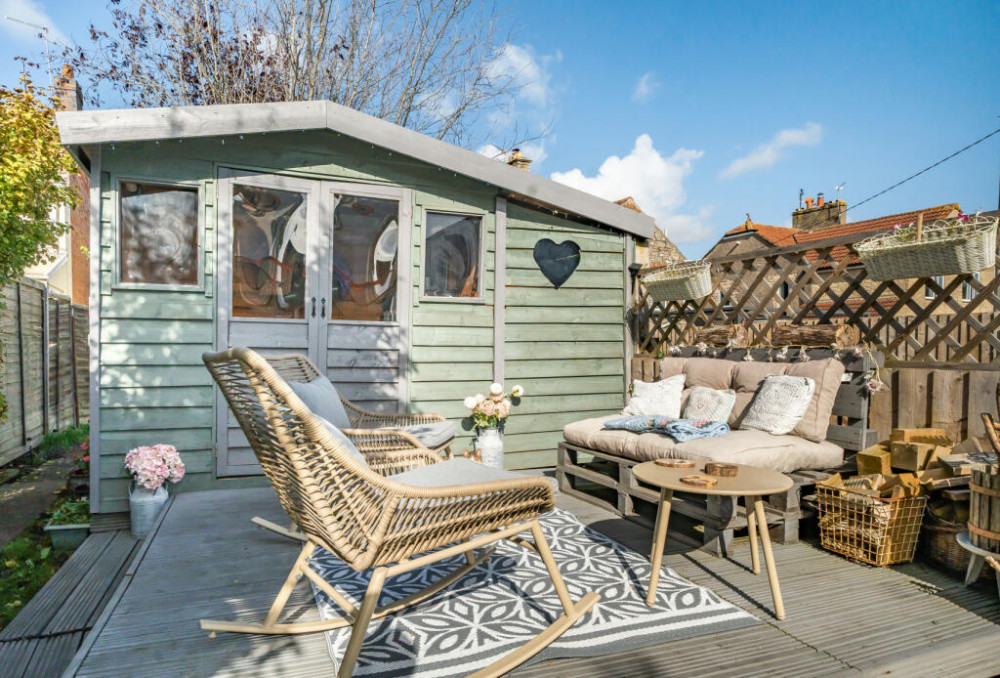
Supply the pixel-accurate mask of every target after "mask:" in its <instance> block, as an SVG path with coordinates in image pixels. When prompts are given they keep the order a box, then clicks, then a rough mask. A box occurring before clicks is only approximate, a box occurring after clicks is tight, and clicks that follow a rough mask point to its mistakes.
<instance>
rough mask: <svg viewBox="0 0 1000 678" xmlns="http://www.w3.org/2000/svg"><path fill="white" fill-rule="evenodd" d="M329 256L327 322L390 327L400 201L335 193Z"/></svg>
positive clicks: (393, 318)
mask: <svg viewBox="0 0 1000 678" xmlns="http://www.w3.org/2000/svg"><path fill="white" fill-rule="evenodd" d="M333 200H334V208H333V235H332V240H331V251H330V269H329V270H330V274H331V277H330V299H331V304H330V319H331V320H358V321H368V322H392V321H395V320H396V319H397V309H396V296H397V294H396V286H397V262H398V249H399V248H398V242H399V201H398V200H391V199H385V198H372V197H363V196H356V195H346V194H335V195H334V198H333Z"/></svg>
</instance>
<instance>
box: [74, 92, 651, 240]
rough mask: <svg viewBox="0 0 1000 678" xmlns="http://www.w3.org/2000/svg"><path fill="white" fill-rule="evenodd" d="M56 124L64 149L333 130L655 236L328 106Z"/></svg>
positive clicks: (633, 218) (452, 150) (539, 185)
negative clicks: (163, 140)
mask: <svg viewBox="0 0 1000 678" xmlns="http://www.w3.org/2000/svg"><path fill="white" fill-rule="evenodd" d="M56 121H57V123H58V125H59V135H60V137H61V139H62V143H63V145H64V146H67V147H77V146H88V145H94V144H107V143H113V142H126V141H154V140H160V139H185V138H193V137H211V136H225V135H231V134H259V133H262V132H291V131H302V130H330V131H333V132H339V133H341V134H345V135H347V136H350V137H353V138H355V139H360V140H362V141H366V142H368V143H371V144H374V145H375V146H380V147H382V148H386V149H388V150H390V151H392V152H394V153H400V154H402V155H406V156H409V157H412V158H415V159H417V160H421V161H423V162H427V163H429V164H432V165H435V166H438V167H442V168H444V169H448V170H451V171H453V172H456V173H458V174H462V175H465V176H467V177H471V178H474V179H478V180H480V181H483V182H486V183H488V184H491V185H494V186H497V187H499V188H501V189H505V190H507V191H509V192H511V193H516V194H520V195H522V196H527V197H528V198H532V199H534V200H537V201H539V202H542V203H545V204H548V205H552V206H553V207H556V208H559V209H561V210H565V211H567V212H572V213H574V214H578V215H580V216H582V217H586V218H588V219H593V220H594V221H596V222H599V223H602V224H606V225H608V226H611V227H613V228H615V229H618V230H620V231H624V232H626V233H631V234H633V235H636V236H639V237H640V238H650V237H652V235H653V219H652V218H651V217H649V216H647V215H645V214H639V213H637V212H633V211H632V210H628V209H625V208H624V207H620V206H619V205H616V204H615V203H613V202H610V201H607V200H604V199H602V198H598V197H596V196H593V195H591V194H589V193H584V192H583V191H578V190H577V189H575V188H570V187H569V186H565V185H563V184H560V183H557V182H555V181H552V180H550V179H546V178H544V177H540V176H538V175H536V174H532V173H531V172H525V171H524V170H520V169H517V168H514V167H510V166H509V165H507V164H505V163H501V162H497V161H496V160H491V159H490V158H486V157H484V156H482V155H479V154H478V153H473V152H472V151H467V150H465V149H464V148H459V147H458V146H454V145H452V144H449V143H446V142H444V141H439V140H437V139H433V138H431V137H429V136H426V135H424V134H420V133H419V132H414V131H413V130H408V129H406V128H404V127H400V126H399V125H395V124H393V123H391V122H387V121H385V120H382V119H380V118H376V117H373V116H370V115H367V114H365V113H360V112H358V111H355V110H353V109H350V108H347V107H346V106H341V105H339V104H335V103H333V102H331V101H298V102H288V103H274V104H226V105H219V106H183V107H177V108H130V109H116V110H90V111H87V110H84V111H66V112H60V113H57V114H56Z"/></svg>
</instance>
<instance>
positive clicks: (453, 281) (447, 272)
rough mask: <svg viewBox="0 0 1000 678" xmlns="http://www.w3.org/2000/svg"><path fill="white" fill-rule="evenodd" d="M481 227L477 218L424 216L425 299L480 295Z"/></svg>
mask: <svg viewBox="0 0 1000 678" xmlns="http://www.w3.org/2000/svg"><path fill="white" fill-rule="evenodd" d="M482 225H483V219H482V217H478V216H469V215H464V214H445V213H440V212H428V213H427V237H426V238H425V244H426V246H425V247H424V296H427V297H455V298H466V299H470V298H471V299H475V298H478V297H479V296H480V289H481V286H480V253H481V251H482Z"/></svg>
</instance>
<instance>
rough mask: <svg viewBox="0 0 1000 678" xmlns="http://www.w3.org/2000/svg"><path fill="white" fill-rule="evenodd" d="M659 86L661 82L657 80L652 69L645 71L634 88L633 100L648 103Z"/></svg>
mask: <svg viewBox="0 0 1000 678" xmlns="http://www.w3.org/2000/svg"><path fill="white" fill-rule="evenodd" d="M659 86H660V83H658V82H656V78H655V76H654V75H653V72H652V71H650V72H648V73H643V74H642V77H641V78H639V82H637V83H636V84H635V89H634V90H632V101H637V102H639V103H640V104H644V103H646V102H647V101H649V99H650V97H652V96H653V92H654V91H656V88H657V87H659Z"/></svg>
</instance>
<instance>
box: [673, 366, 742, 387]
mask: <svg viewBox="0 0 1000 678" xmlns="http://www.w3.org/2000/svg"><path fill="white" fill-rule="evenodd" d="M736 365H737V363H734V362H733V361H731V360H718V359H715V358H690V359H689V360H688V361H687V362H686V363H685V364H684V374H685V375H687V379H685V380H684V385H685V386H686V387H687V388H694V387H695V386H704V387H705V388H714V389H716V390H722V389H726V388H732V386H731V384H732V383H733V370H734V369H735V367H736Z"/></svg>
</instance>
